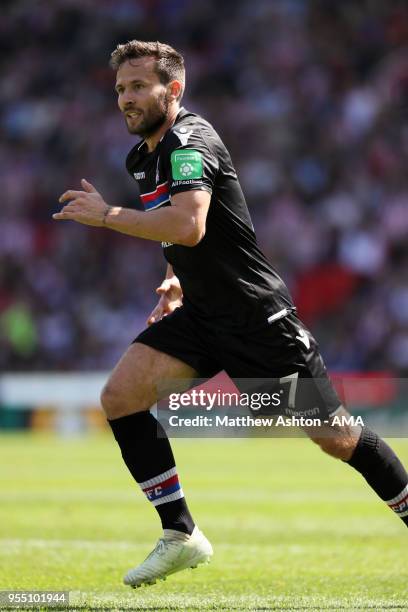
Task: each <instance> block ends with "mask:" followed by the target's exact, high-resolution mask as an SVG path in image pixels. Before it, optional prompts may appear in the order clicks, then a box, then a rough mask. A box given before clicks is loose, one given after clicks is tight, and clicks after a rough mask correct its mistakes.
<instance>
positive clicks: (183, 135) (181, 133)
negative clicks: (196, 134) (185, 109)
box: [174, 127, 193, 147]
mask: <svg viewBox="0 0 408 612" xmlns="http://www.w3.org/2000/svg"><path fill="white" fill-rule="evenodd" d="M174 133H175V135H176V136H177V138H178V139H179V141H180V142H181V145H182V146H183V147H185V146H186V144H187V143H188V139H189V138H190V136H191V134H192V133H193V130H188V129H187V128H186V127H181V128H179V129H178V130H174Z"/></svg>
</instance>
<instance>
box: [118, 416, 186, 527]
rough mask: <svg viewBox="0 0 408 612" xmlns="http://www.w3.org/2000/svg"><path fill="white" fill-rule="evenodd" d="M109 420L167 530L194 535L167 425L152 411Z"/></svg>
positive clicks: (130, 468)
mask: <svg viewBox="0 0 408 612" xmlns="http://www.w3.org/2000/svg"><path fill="white" fill-rule="evenodd" d="M108 422H109V425H110V426H111V428H112V431H113V434H114V436H115V438H116V441H117V443H118V444H119V446H120V450H121V451H122V457H123V459H124V461H125V463H126V465H127V467H128V469H129V471H130V473H131V474H132V476H133V478H134V479H135V480H136V482H138V483H139V485H140V487H141V489H142V491H143V492H144V493H145V495H146V497H147V499H149V501H151V502H152V503H153V505H154V506H155V507H156V510H157V512H158V513H159V516H160V519H161V522H162V526H163V529H175V530H177V531H182V532H184V533H188V534H191V533H192V532H193V529H194V521H193V519H192V516H191V514H190V512H189V509H188V506H187V503H186V500H185V499H184V494H183V490H182V488H181V487H180V483H179V480H178V476H177V470H176V466H175V462H174V457H173V452H172V450H171V446H170V442H169V439H168V437H167V435H166V433H165V431H164V429H163V427H162V426H161V425H160V423H159V422H158V421H157V419H155V418H154V416H153V415H152V414H150V412H148V411H146V412H137V413H135V414H130V415H128V416H125V417H121V418H119V419H114V420H109V421H108Z"/></svg>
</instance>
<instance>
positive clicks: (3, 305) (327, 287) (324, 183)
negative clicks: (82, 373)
mask: <svg viewBox="0 0 408 612" xmlns="http://www.w3.org/2000/svg"><path fill="white" fill-rule="evenodd" d="M132 38H142V39H144V40H157V39H158V40H161V41H163V42H168V43H169V44H172V45H173V46H175V47H176V48H177V49H178V50H180V51H181V52H183V53H184V54H185V59H186V66H187V92H186V94H185V98H184V101H183V104H184V106H186V107H187V108H189V109H191V110H194V111H195V112H198V113H200V114H203V115H204V116H205V117H206V118H207V119H208V120H209V121H211V122H212V123H213V124H214V126H215V128H216V129H217V130H218V131H219V133H220V135H221V137H222V138H223V140H224V142H225V143H226V145H227V146H228V148H229V149H230V152H231V155H232V158H233V161H234V163H235V166H236V168H237V170H238V173H239V176H240V179H241V183H242V186H243V188H244V192H245V194H246V197H247V201H248V205H249V208H250V211H251V214H252V217H253V221H254V225H255V228H256V230H257V233H258V239H259V242H260V244H261V246H262V248H263V249H264V251H265V252H266V254H267V256H268V257H269V259H270V261H271V262H272V263H273V265H275V267H276V268H277V269H278V271H279V272H280V273H281V275H282V276H283V278H284V279H285V281H286V282H287V283H288V285H289V287H290V289H291V291H292V293H293V295H294V298H295V301H296V303H297V306H298V309H299V312H300V314H301V316H302V317H303V319H304V320H305V322H306V323H307V324H308V325H309V327H310V328H311V329H312V330H313V332H314V333H315V335H316V336H317V338H318V340H319V342H320V345H321V349H322V352H323V354H324V356H325V358H326V361H327V364H328V367H329V368H330V369H331V370H337V371H350V370H353V371H356V370H391V371H393V372H396V373H398V374H400V375H403V374H404V373H405V372H408V274H407V270H408V241H407V230H408V164H407V162H408V114H407V113H408V5H407V3H406V2H399V1H398V0H395V1H393V2H388V1H387V0H382V1H381V0H365V1H364V0H361V1H360V2H354V1H349V0H342V2H330V1H329V0H327V1H322V0H320V1H319V0H309V1H308V0H273V1H272V0H252V1H249V0H222V2H219V1H217V0H204V1H202V2H191V1H189V0H98V2H95V1H92V0H53V2H49V1H48V0H12V1H4V2H3V3H2V18H1V20H0V45H1V54H0V62H1V70H2V86H1V90H0V125H1V133H2V139H1V143H0V180H1V196H2V197H1V206H0V215H1V223H0V367H1V368H2V369H3V370H62V369H81V370H86V369H89V370H92V369H104V368H106V369H110V368H111V367H112V366H113V365H114V363H115V361H116V359H117V358H118V357H119V355H120V354H121V353H122V352H123V350H124V349H125V348H126V346H127V345H128V343H129V342H130V341H131V340H132V339H133V338H134V337H135V336H136V335H137V333H138V332H139V331H140V330H141V329H142V328H143V327H144V325H145V320H146V318H147V316H148V314H149V313H150V311H151V309H152V308H153V306H154V304H155V302H156V296H155V293H154V289H155V287H156V286H157V285H158V284H159V282H160V280H161V278H162V276H163V274H164V271H165V262H164V259H163V256H162V253H161V248H160V246H159V245H158V244H155V243H153V242H151V243H149V242H147V241H141V240H138V239H134V238H130V237H127V236H123V235H120V234H115V233H114V232H110V231H108V230H103V229H95V228H87V227H84V226H80V225H77V224H75V223H73V222H56V221H53V220H52V219H51V215H52V213H53V212H55V211H56V210H58V209H59V206H58V197H59V195H60V193H61V192H63V191H65V190H66V189H67V188H78V187H79V181H80V179H81V178H82V177H85V178H87V179H88V180H90V181H91V182H92V183H94V184H95V185H96V186H97V188H98V189H99V190H100V191H101V192H102V193H103V195H104V197H105V199H106V200H107V201H108V202H109V203H111V204H115V205H117V204H122V205H125V206H129V207H132V206H136V207H138V206H139V202H138V192H137V185H136V183H135V182H134V181H132V179H131V178H130V177H129V176H127V174H126V171H125V168H124V160H125V157H126V154H127V152H128V150H129V149H130V148H131V147H132V146H133V144H134V143H135V137H134V136H133V137H132V136H130V135H129V134H128V133H127V130H126V128H125V125H124V121H123V118H122V117H121V116H120V114H119V112H118V110H117V107H116V98H115V94H114V89H113V86H114V73H113V72H112V70H111V69H110V68H109V66H108V61H109V56H110V53H111V51H112V50H113V49H114V48H115V47H116V45H117V43H118V42H124V41H126V40H129V39H132Z"/></svg>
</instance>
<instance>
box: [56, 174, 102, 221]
mask: <svg viewBox="0 0 408 612" xmlns="http://www.w3.org/2000/svg"><path fill="white" fill-rule="evenodd" d="M81 185H82V187H83V189H84V191H74V190H72V189H69V190H68V191H66V192H65V193H63V194H62V195H61V197H60V198H59V201H60V203H61V204H63V203H64V202H68V204H66V205H65V206H64V207H63V208H62V209H61V211H60V212H59V213H55V214H54V215H52V218H53V219H57V220H60V219H62V220H70V221H77V222H78V223H84V224H85V225H94V226H96V227H101V226H102V225H104V222H105V217H106V215H107V212H108V211H109V208H110V206H109V205H108V204H107V203H106V202H105V200H104V199H103V197H102V196H101V194H100V193H99V192H98V191H97V190H96V189H95V187H94V186H93V185H92V184H91V183H89V182H88V181H86V180H85V179H82V180H81Z"/></svg>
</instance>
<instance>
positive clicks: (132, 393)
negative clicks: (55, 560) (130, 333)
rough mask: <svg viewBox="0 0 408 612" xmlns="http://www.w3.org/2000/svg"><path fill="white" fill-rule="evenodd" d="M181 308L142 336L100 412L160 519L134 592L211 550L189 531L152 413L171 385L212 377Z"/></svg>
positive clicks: (132, 575) (134, 578)
mask: <svg viewBox="0 0 408 612" xmlns="http://www.w3.org/2000/svg"><path fill="white" fill-rule="evenodd" d="M217 367H218V366H216V365H215V364H214V361H213V359H212V358H211V359H209V358H208V356H207V354H206V351H205V349H204V347H203V346H202V344H201V343H200V340H199V334H198V332H197V330H196V329H195V327H194V323H193V322H192V321H191V320H190V319H189V317H188V316H187V314H186V313H185V312H184V309H183V308H178V309H177V310H176V311H174V312H173V313H172V314H171V315H168V316H166V317H165V318H164V319H162V320H161V321H159V322H158V323H155V324H154V325H152V326H151V327H149V328H148V329H146V330H145V331H144V332H142V333H141V334H140V335H139V336H138V338H137V339H136V341H135V343H134V344H132V345H131V346H130V347H129V349H128V350H127V351H126V353H125V354H124V356H123V357H122V358H121V360H120V361H119V363H118V365H117V366H116V368H115V369H114V371H113V372H112V375H111V376H110V378H109V380H108V382H107V384H106V385H105V388H104V390H103V392H102V397H101V401H102V405H103V407H104V410H105V412H106V414H107V417H108V420H109V423H110V426H111V428H112V430H113V433H114V435H115V438H116V440H117V442H118V444H119V446H120V449H121V452H122V456H123V458H124V460H125V463H126V465H127V467H128V468H129V470H130V472H131V473H132V475H133V477H134V478H135V480H136V481H137V482H138V483H139V485H140V486H141V488H142V490H143V491H144V493H145V494H146V496H147V498H148V499H149V500H150V501H151V502H152V504H153V505H154V506H155V508H156V510H157V511H158V513H159V515H160V518H161V521H162V525H163V528H164V535H163V538H160V540H159V541H158V543H157V545H156V548H155V549H154V550H153V551H152V553H151V554H150V555H149V556H148V557H147V558H146V560H145V561H144V562H143V563H142V564H141V565H139V566H138V567H136V568H134V569H132V570H130V571H129V572H128V574H127V575H126V576H125V580H124V581H125V584H128V585H131V586H133V587H136V586H141V585H142V584H152V583H154V582H155V581H156V579H161V578H165V577H166V576H167V575H169V574H172V573H174V572H177V571H180V570H182V569H185V568H187V567H193V566H196V565H197V564H198V563H203V562H205V561H208V560H209V558H210V557H211V555H212V547H211V544H210V543H209V542H208V540H207V539H206V538H205V536H204V535H203V534H202V533H201V532H200V531H199V530H198V528H197V527H196V526H195V525H194V522H193V519H192V517H191V514H190V512H189V510H188V507H187V504H186V502H185V499H184V494H183V491H182V489H181V487H180V484H179V481H178V476H177V471H176V466H175V462H174V457H173V453H172V450H171V447H170V443H169V440H168V438H167V435H166V433H165V431H164V430H163V428H162V427H161V425H160V424H159V423H158V421H157V420H156V419H155V418H154V417H153V415H152V414H151V413H150V411H149V408H150V407H151V406H152V405H153V404H155V403H156V401H157V400H158V399H160V396H161V395H162V394H163V393H165V394H166V395H167V392H168V391H169V389H167V392H165V391H164V389H163V385H162V384H161V383H163V382H164V381H165V382H166V386H168V383H169V382H171V381H174V384H175V387H176V389H177V391H179V392H181V391H182V390H183V389H185V388H186V387H188V386H189V382H190V381H191V380H192V379H193V378H195V377H196V376H197V372H199V373H200V374H201V375H202V376H203V377H206V376H211V375H213V373H215V372H216V371H217Z"/></svg>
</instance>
